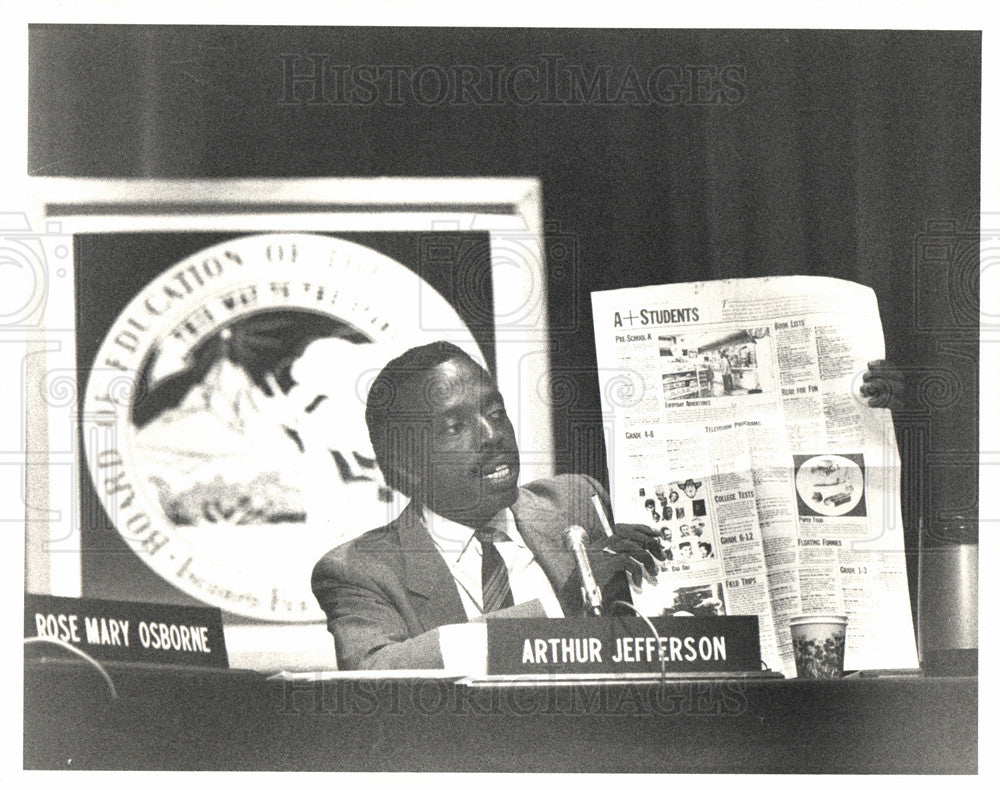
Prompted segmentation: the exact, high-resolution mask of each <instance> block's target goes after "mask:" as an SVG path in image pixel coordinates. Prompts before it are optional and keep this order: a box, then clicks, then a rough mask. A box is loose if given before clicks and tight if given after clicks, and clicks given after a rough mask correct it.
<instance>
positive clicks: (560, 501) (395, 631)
mask: <svg viewBox="0 0 1000 790" xmlns="http://www.w3.org/2000/svg"><path fill="white" fill-rule="evenodd" d="M594 494H598V495H599V496H600V497H601V502H602V504H603V505H604V507H605V512H606V513H609V512H610V510H609V508H608V497H607V494H606V493H605V492H604V489H603V488H602V487H601V486H600V485H599V484H598V483H597V482H596V481H595V480H592V479H591V478H589V477H585V476H582V475H560V476H558V477H555V478H551V479H547V480H537V481H535V482H533V483H529V484H528V485H526V486H523V487H522V488H521V489H520V494H519V496H518V500H517V502H516V503H515V504H514V506H513V507H512V508H511V510H512V511H513V513H514V521H515V523H516V524H517V529H518V531H519V532H520V533H521V536H522V537H523V538H524V542H525V544H526V545H527V546H528V548H530V549H531V551H532V552H533V553H534V555H535V558H536V559H537V561H538V564H539V565H540V566H541V567H542V570H543V571H544V572H545V575H546V576H547V577H548V579H549V582H550V583H551V585H552V589H553V590H554V591H555V593H556V596H557V598H558V599H559V603H560V605H561V606H562V610H563V613H564V614H565V615H566V616H578V615H580V614H582V613H583V603H582V599H581V596H580V592H579V588H578V587H577V586H576V585H571V584H570V583H569V582H570V579H571V577H572V576H573V575H574V571H575V569H576V563H575V560H574V559H573V555H572V553H571V552H569V551H567V550H566V549H565V548H564V547H563V543H562V540H563V532H564V531H565V530H566V528H567V527H568V526H570V525H572V524H579V525H580V526H582V527H583V528H584V529H586V530H587V533H588V534H589V535H590V536H591V537H596V536H600V535H603V534H604V532H603V529H602V528H601V524H600V521H598V518H597V514H596V513H595V511H594V505H593V503H592V502H591V497H592V496H593V495H594ZM577 584H578V583H577ZM312 589H313V593H314V594H315V595H316V598H317V600H318V601H319V604H320V606H321V607H323V611H324V612H326V616H327V623H328V625H327V627H328V629H329V631H330V633H331V634H333V637H334V643H335V646H336V650H337V665H338V666H339V668H340V669H404V668H405V669H410V668H435V667H442V666H443V661H442V658H441V649H440V644H439V641H438V631H437V629H438V627H439V626H442V625H448V624H451V623H465V622H468V618H467V616H466V614H465V609H464V608H463V606H462V601H461V599H460V598H459V595H458V589H457V588H456V586H455V580H454V577H453V576H452V575H451V572H450V571H449V570H448V566H447V565H446V564H445V562H444V560H443V559H442V558H441V555H440V553H439V552H438V550H437V548H436V547H435V546H434V543H433V541H432V540H431V537H430V535H429V534H428V532H427V528H426V527H425V526H424V524H423V521H422V519H421V518H420V509H419V506H416V505H413V504H411V505H410V506H409V507H407V508H406V509H405V510H404V511H403V512H402V514H400V516H399V518H397V519H395V520H394V521H392V522H390V523H389V524H387V525H386V526H384V527H380V528H379V529H374V530H372V531H370V532H366V533H365V534H364V535H361V536H360V537H358V538H355V539H354V540H352V541H350V542H348V543H345V544H343V545H341V546H338V547H336V548H335V549H333V550H331V551H329V552H328V553H327V554H326V555H325V556H324V557H323V558H322V559H321V560H320V561H319V562H318V563H317V564H316V567H315V569H314V570H313V574H312ZM503 616H506V617H517V616H520V617H544V616H545V614H544V611H543V609H542V607H541V604H540V603H539V602H538V601H532V602H528V603H524V604H519V605H518V606H514V607H512V608H510V609H505V610H501V611H500V612H494V613H491V614H489V615H487V617H503Z"/></svg>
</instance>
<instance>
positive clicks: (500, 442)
mask: <svg viewBox="0 0 1000 790" xmlns="http://www.w3.org/2000/svg"><path fill="white" fill-rule="evenodd" d="M405 397H406V399H405V402H407V403H410V404H412V407H413V408H414V409H415V410H417V411H422V410H424V409H426V412H425V414H426V416H427V417H428V423H427V424H428V427H429V432H430V435H429V437H428V445H427V448H428V449H427V458H426V459H425V460H426V461H427V463H426V464H425V465H424V464H414V465H413V466H411V467H410V469H413V470H415V471H419V474H418V475H417V477H418V479H416V480H414V481H413V482H414V486H413V488H414V490H416V491H417V492H418V495H419V496H420V497H421V498H422V500H423V501H424V503H425V504H426V505H427V506H428V507H429V508H430V509H431V510H433V511H434V512H435V513H439V514H440V515H442V516H445V517H446V518H450V519H451V520H452V521H457V522H459V523H461V524H467V525H469V526H473V527H476V526H480V525H482V524H484V523H485V522H487V521H489V519H491V518H492V517H493V516H495V515H496V514H497V513H498V512H499V511H500V510H502V509H503V508H505V507H510V506H511V505H513V504H514V502H516V501H517V477H518V474H519V473H520V469H521V465H520V460H519V457H518V450H517V440H516V439H515V437H514V426H513V425H511V422H510V418H509V417H508V416H507V412H506V410H505V409H504V404H503V397H502V396H501V395H500V392H499V391H498V390H497V388H496V384H495V383H494V382H493V379H492V378H490V376H489V374H488V373H486V371H484V370H482V369H481V368H479V367H478V366H477V365H475V364H473V363H471V362H469V361H468V360H466V359H462V358H457V359H452V360H448V361H446V362H442V363H441V364H439V365H437V366H436V367H434V368H432V369H431V370H430V371H428V372H427V373H426V374H424V375H423V376H420V377H418V380H417V381H416V382H414V385H413V386H411V387H410V388H409V389H408V391H407V392H406V393H405Z"/></svg>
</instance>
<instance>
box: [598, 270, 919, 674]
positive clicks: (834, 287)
mask: <svg viewBox="0 0 1000 790" xmlns="http://www.w3.org/2000/svg"><path fill="white" fill-rule="evenodd" d="M592 302H593V310H594V331H595V341H596V349H597V360H598V367H599V371H600V379H601V380H600V384H601V405H602V410H603V414H604V420H605V425H606V428H605V433H606V436H607V437H608V448H607V452H608V468H609V469H610V470H613V471H612V476H611V480H610V484H611V497H612V503H613V507H614V512H615V517H616V520H618V521H619V522H634V523H643V524H648V525H649V526H651V527H653V528H654V529H656V530H658V531H659V532H660V539H661V541H662V544H663V547H664V550H665V553H666V557H667V559H666V560H665V561H664V562H663V563H662V565H661V570H660V573H659V574H658V576H657V578H656V579H655V580H653V581H650V580H648V579H647V580H646V583H645V584H644V585H643V587H642V589H641V590H639V589H636V590H633V597H634V599H635V603H636V605H637V606H638V607H639V609H640V610H641V611H642V612H643V613H644V614H646V615H648V616H653V615H681V616H684V615H696V616H697V615H721V614H730V615H736V614H741V615H744V614H753V615H757V616H758V618H759V622H760V632H761V655H762V657H763V660H764V662H765V663H766V664H767V666H768V667H769V668H771V669H774V670H776V671H779V672H782V673H783V674H784V675H785V676H786V677H794V676H795V661H794V654H793V648H792V642H791V635H790V632H789V618H790V617H792V616H794V615H798V614H812V613H842V614H845V615H847V617H848V630H847V648H846V656H845V666H846V668H848V669H850V670H861V669H869V668H878V667H899V668H904V667H916V666H917V655H916V646H915V643H914V637H913V625H912V619H911V618H912V616H911V613H910V602H909V594H908V587H907V580H906V567H905V557H904V553H903V524H902V520H901V517H900V510H899V466H900V462H899V452H898V449H897V447H896V440H895V434H894V429H893V424H892V418H891V416H890V414H889V412H888V410H887V409H876V408H871V407H870V406H868V405H867V404H866V403H865V401H864V400H863V399H862V398H861V397H860V395H859V392H858V390H859V387H860V384H861V374H862V373H863V372H864V371H865V370H866V369H867V364H868V362H869V361H872V360H879V359H882V358H883V357H884V356H885V347H884V340H883V335H882V326H881V321H880V318H879V313H878V304H877V301H876V297H875V293H874V291H872V290H871V289H870V288H867V287H865V286H861V285H858V284H856V283H851V282H846V281H843V280H836V279H831V278H826V277H773V278H761V279H741V280H721V281H712V282H697V283H685V284H674V285H657V286H649V287H644V288H627V289H620V290H613V291H601V292H595V293H593V294H592Z"/></svg>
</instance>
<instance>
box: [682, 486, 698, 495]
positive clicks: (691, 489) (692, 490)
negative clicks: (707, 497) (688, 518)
mask: <svg viewBox="0 0 1000 790" xmlns="http://www.w3.org/2000/svg"><path fill="white" fill-rule="evenodd" d="M684 493H685V494H687V495H688V496H689V497H691V498H692V499H693V498H694V495H695V494H697V493H698V486H696V485H695V484H694V483H688V484H687V485H686V486H684Z"/></svg>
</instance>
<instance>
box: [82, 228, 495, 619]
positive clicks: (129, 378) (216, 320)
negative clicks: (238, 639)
mask: <svg viewBox="0 0 1000 790" xmlns="http://www.w3.org/2000/svg"><path fill="white" fill-rule="evenodd" d="M425 327H433V330H432V331H428V330H427V329H425ZM436 339H447V340H450V341H451V342H454V343H456V344H457V345H460V346H462V347H463V348H465V349H466V350H467V351H469V353H471V354H472V355H473V356H474V357H476V358H477V359H479V360H480V361H482V354H481V352H480V350H479V347H478V346H477V345H476V342H475V340H474V339H473V337H472V334H471V332H470V331H469V329H468V327H467V326H466V325H465V323H464V322H463V321H462V319H461V317H460V316H459V315H458V313H457V312H456V311H455V309H454V308H453V307H452V306H451V305H450V304H449V303H448V301H447V300H446V299H445V298H444V297H443V296H441V295H440V294H439V293H438V292H437V291H435V290H434V289H433V288H432V287H431V286H430V285H428V284H427V283H426V282H425V281H424V280H423V279H422V278H421V277H420V276H419V275H418V274H416V273H415V272H413V271H412V270H410V269H409V268H407V267H406V266H404V265H403V264H401V263H399V262H397V261H395V260H392V259H391V258H389V257H387V256H385V255H383V254H381V253H379V252H377V251H375V250H372V249H370V248H368V247H364V246H362V245H359V244H356V243H354V242H350V241H347V240H344V239H338V238H335V237H331V236H326V235H320V234H307V233H277V234H262V235H252V236H243V237H239V238H235V239H233V240H230V241H227V242H224V243H221V244H217V245H215V246H212V247H209V248H208V249H204V250H202V251H200V252H199V253H197V254H195V255H193V256H190V257H187V258H185V259H184V260H181V261H179V262H178V263H177V264H175V265H174V266H172V267H170V268H169V269H167V270H166V271H164V272H163V273H162V274H160V275H159V276H158V277H156V278H155V279H153V280H152V281H150V282H148V283H147V284H146V285H145V287H144V288H142V289H141V291H140V292H139V293H137V294H135V296H134V297H133V298H132V300H131V301H130V302H129V304H128V305H127V306H126V308H125V309H124V310H123V311H122V313H121V314H120V315H119V316H118V318H117V320H116V321H115V322H114V323H113V324H112V326H111V328H110V330H109V331H108V333H107V335H106V336H105V337H104V340H103V343H102V344H101V347H100V350H99V352H98V354H97V357H96V359H95V362H94V366H93V369H92V370H91V371H90V373H89V378H88V382H87V387H86V395H85V406H84V409H83V413H82V419H81V425H82V434H83V447H84V451H85V455H86V465H87V467H88V469H89V473H90V476H91V479H92V481H93V484H94V487H95V490H96V492H97V497H98V499H99V500H100V501H101V504H102V505H103V507H104V509H105V511H106V512H107V514H108V517H109V518H110V520H111V522H112V524H113V525H114V526H115V529H116V530H117V531H118V533H119V534H120V535H121V536H122V538H123V539H124V540H125V541H126V543H127V544H128V545H129V547H130V548H131V549H132V550H133V551H134V552H135V553H136V554H137V555H138V556H139V557H140V558H141V559H142V560H143V561H144V562H145V563H147V564H148V565H149V567H150V568H152V569H153V570H154V571H155V572H156V573H157V574H159V575H160V576H162V577H163V578H165V579H167V580H169V581H170V582H171V583H172V584H174V585H175V586H177V587H178V588H180V589H181V590H183V591H184V592H186V593H188V594H189V595H191V596H193V597H194V598H196V599H198V600H200V601H203V602H204V603H206V604H209V605H212V606H219V607H220V608H222V609H224V610H225V611H228V612H232V613H234V614H238V615H243V616H246V617H251V618H255V619H261V620H272V621H314V620H322V619H323V614H322V612H321V611H320V610H319V608H318V606H317V605H316V603H315V600H314V599H313V597H312V593H311V591H310V590H309V572H310V569H311V567H312V564H313V563H314V562H315V559H316V557H318V556H320V555H321V554H322V553H323V552H325V551H326V550H328V549H329V548H330V547H331V546H332V545H335V544H336V543H338V542H342V541H345V540H349V539H350V538H353V537H355V536H356V535H359V534H361V533H362V532H365V531H367V530H369V529H372V528H374V527H377V526H380V525H381V524H384V523H386V522H387V521H388V520H389V519H391V518H392V517H393V515H394V514H395V510H396V509H398V507H399V506H400V503H399V501H398V498H397V497H394V496H393V493H392V492H391V491H390V490H389V489H388V488H387V487H386V486H385V482H384V480H383V478H382V475H381V473H380V471H379V469H378V467H377V464H376V463H375V459H374V453H373V452H372V449H371V446H370V444H369V441H368V435H367V431H366V428H365V423H364V405H365V399H366V396H367V392H368V387H369V385H370V383H371V381H372V380H373V379H374V377H375V375H376V374H377V372H378V370H379V369H380V367H381V366H382V365H383V364H384V363H385V362H386V361H387V360H389V359H391V358H392V357H394V356H396V355H397V354H399V353H400V352H401V351H402V350H404V349H405V348H409V347H411V346H413V345H418V344H420V343H424V342H430V341H431V340H436Z"/></svg>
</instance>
